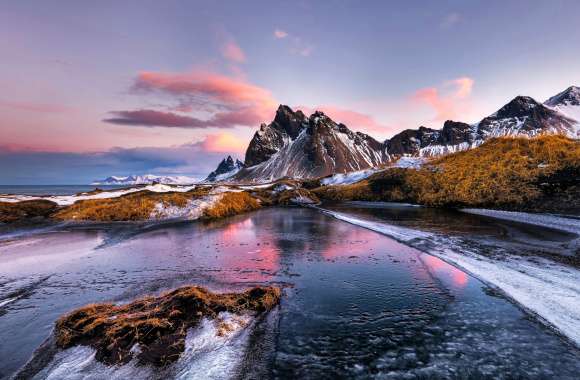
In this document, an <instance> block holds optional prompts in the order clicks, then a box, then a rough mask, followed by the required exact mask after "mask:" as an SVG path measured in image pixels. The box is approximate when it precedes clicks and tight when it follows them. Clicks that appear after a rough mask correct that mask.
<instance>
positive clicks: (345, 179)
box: [320, 168, 378, 186]
mask: <svg viewBox="0 0 580 380" xmlns="http://www.w3.org/2000/svg"><path fill="white" fill-rule="evenodd" d="M377 171H378V170H377V169H374V168H371V169H365V170H359V171H356V172H350V173H339V174H334V175H332V176H330V177H326V178H323V179H322V180H321V181H320V183H321V184H323V185H325V186H327V185H350V184H351V183H355V182H358V181H361V180H363V179H365V178H367V177H369V176H371V175H373V174H374V173H376V172H377Z"/></svg>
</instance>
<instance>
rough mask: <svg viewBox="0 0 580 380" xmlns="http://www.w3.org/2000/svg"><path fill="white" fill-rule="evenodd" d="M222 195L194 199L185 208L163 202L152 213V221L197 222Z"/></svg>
mask: <svg viewBox="0 0 580 380" xmlns="http://www.w3.org/2000/svg"><path fill="white" fill-rule="evenodd" d="M221 197H222V195H221V194H216V195H207V196H205V197H201V198H197V199H192V200H190V201H188V202H187V204H186V205H185V207H180V206H175V205H170V204H165V203H163V202H160V203H157V204H156V205H155V208H154V209H153V211H152V212H151V216H150V219H153V220H167V219H185V220H196V219H199V218H200V217H201V216H202V215H203V212H204V211H205V210H206V209H208V208H209V207H211V206H213V205H214V204H215V203H216V202H217V201H218V200H219V199H220V198H221Z"/></svg>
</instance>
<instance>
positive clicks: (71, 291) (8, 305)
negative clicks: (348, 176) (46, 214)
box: [0, 208, 580, 379]
mask: <svg viewBox="0 0 580 380" xmlns="http://www.w3.org/2000/svg"><path fill="white" fill-rule="evenodd" d="M466 228H467V227H466ZM482 228H483V229H484V231H487V229H486V228H487V227H485V228H484V227H482ZM491 230H493V228H491ZM465 232H466V233H469V229H467V230H466V231H465ZM490 234H493V232H490ZM500 235H501V234H500ZM556 235H557V234H556ZM556 235H555V236H554V238H553V239H552V240H558V239H565V238H566V237H565V236H563V237H562V236H559V235H558V236H556ZM498 238H499V237H498ZM264 283H273V284H278V285H280V286H283V287H284V297H283V301H282V304H281V305H280V307H279V308H278V309H277V310H275V311H274V312H272V313H271V314H270V315H269V316H267V318H263V319H258V320H256V321H254V323H252V324H251V325H250V327H248V331H245V332H244V333H243V334H240V337H238V338H236V339H238V340H237V341H236V342H233V343H228V344H225V343H224V344H221V345H220V344H215V342H214V343H213V344H209V343H208V339H213V338H211V337H212V336H213V335H211V334H210V335H207V336H209V337H210V338H208V337H207V336H205V335H204V338H203V340H201V338H199V337H197V338H195V337H192V340H191V342H193V343H191V348H190V349H191V350H195V346H196V344H198V345H200V344H202V343H200V342H203V347H205V348H204V350H205V351H204V354H203V355H202V356H200V355H199V354H195V355H194V354H191V355H189V354H188V355H186V357H185V358H184V359H183V362H185V363H179V366H180V367H179V368H177V366H176V368H173V369H168V370H167V371H164V372H161V371H157V370H151V369H148V372H139V371H141V370H140V369H139V368H125V369H124V370H123V371H125V372H119V371H122V369H114V368H113V369H105V368H102V367H99V366H98V365H94V364H91V365H86V366H85V367H84V369H82V371H84V372H82V373H80V374H79V373H75V371H81V370H80V369H79V368H76V369H75V368H70V366H69V367H66V371H64V370H63V368H65V367H63V366H62V365H61V366H60V369H59V371H60V372H56V370H53V368H52V367H50V366H49V367H50V368H49V367H47V368H45V370H44V372H42V371H41V372H39V374H40V375H38V376H40V377H41V378H42V377H49V376H51V375H52V376H53V378H58V377H57V376H56V374H57V373H58V374H59V376H60V377H61V378H62V377H70V378H95V379H97V378H103V377H106V378H114V377H117V378H127V376H132V377H143V376H147V377H151V378H163V377H167V376H171V377H180V378H187V377H189V378H199V376H201V375H200V373H199V371H198V372H197V374H196V372H195V371H194V369H195V368H198V369H199V368H202V369H205V368H212V366H214V367H215V365H216V363H217V362H216V361H215V359H216V357H221V358H222V360H221V361H220V362H219V363H223V362H224V361H227V362H231V363H233V364H232V366H230V367H233V369H231V370H228V371H221V372H220V371H213V372H211V371H210V370H209V369H208V370H206V372H205V374H207V377H206V378H232V377H233V378H281V379H287V378H378V379H389V378H393V379H401V378H410V379H439V378H442V379H448V378H461V379H465V378H479V379H480V378H505V379H513V378H530V379H545V378H557V379H575V378H577V374H578V373H579V371H580V356H579V354H578V352H577V351H576V350H575V349H574V348H572V347H571V346H569V345H568V344H566V343H564V342H563V341H562V340H561V339H560V338H559V337H558V336H556V335H555V334H553V333H552V332H550V331H548V330H546V329H545V328H543V327H542V326H541V325H540V324H538V323H537V322H535V321H533V320H531V319H530V318H529V317H527V316H526V315H525V314H524V313H523V312H522V311H521V310H519V309H518V308H517V307H515V306H514V305H512V304H511V303H509V302H508V301H506V300H505V299H503V298H501V297H498V296H497V295H495V294H494V292H493V291H491V290H489V289H487V288H486V287H485V286H484V285H483V284H482V283H480V282H479V281H477V280H476V279H474V278H472V277H470V276H468V275H467V274H465V273H463V272H462V271H460V270H458V269H456V268H454V267H452V266H450V265H448V264H446V263H445V262H443V261H441V260H439V259H437V258H435V257H432V256H429V255H426V254H423V253H421V252H419V251H417V250H415V249H413V248H409V247H407V246H405V245H402V244H400V243H398V242H396V241H394V240H392V239H390V238H388V237H385V236H383V235H380V234H377V233H375V232H372V231H368V230H365V229H363V228H360V227H357V226H353V225H350V224H347V223H344V222H341V221H339V220H335V219H333V218H330V217H328V216H325V215H324V214H322V213H320V212H318V211H316V210H311V209H302V208H272V209H264V210H261V211H258V212H254V213H250V214H246V215H240V216H237V217H234V218H230V219H227V220H222V221H219V222H215V223H210V224H202V223H181V224H167V225H161V226H155V227H153V226H140V227H139V226H136V225H131V224H127V225H117V226H115V227H110V226H100V227H99V228H96V227H94V228H93V227H90V228H88V227H85V228H75V229H71V228H69V229H64V228H63V229H59V230H57V231H53V232H47V233H43V234H36V235H32V236H28V237H24V236H21V237H19V238H17V239H10V240H6V241H4V242H2V243H0V327H1V329H0V377H8V376H9V375H10V374H12V373H14V372H16V371H17V370H18V368H20V367H21V366H22V365H23V364H24V363H25V362H26V361H27V360H28V359H29V358H30V356H31V355H32V353H33V351H34V350H35V349H36V348H37V347H38V346H39V345H40V344H42V342H43V341H44V340H45V339H46V338H47V337H48V336H49V335H50V333H51V329H52V326H53V324H54V321H55V320H56V319H57V318H58V316H60V315H61V314H63V313H66V312H67V311H69V310H71V309H74V308H76V307H79V306H82V305H85V304H87V303H91V302H104V301H117V302H125V301H129V300H131V299H133V298H135V297H138V296H141V295H144V294H152V293H159V292H161V291H163V290H165V289H169V288H173V287H176V286H179V285H183V284H200V285H204V286H207V287H209V288H211V289H212V290H216V291H221V290H235V289H242V288H244V287H247V286H250V285H254V284H264ZM208 331H209V330H208ZM192 334H195V333H194V332H192ZM203 334H206V330H204V333H203ZM198 335H199V334H198ZM196 339H197V340H196ZM216 339H217V338H216ZM242 343H243V344H242ZM224 347H226V348H227V349H225V348H224ZM83 350H84V349H82V348H80V349H78V350H76V351H75V350H72V351H69V352H67V351H65V352H63V353H60V354H59V355H60V356H57V359H58V360H61V361H63V362H67V360H68V363H77V364H78V363H80V362H75V361H74V360H72V358H84V356H87V355H88V356H89V357H90V355H91V352H90V350H89V351H87V350H84V351H83ZM83 355H84V356H83ZM67 358H68V359H67ZM209 358H211V359H212V360H213V361H211V360H209ZM75 360H76V359H75ZM83 360H85V359H83ZM208 360H209V361H208ZM236 360H237V361H236ZM81 361H82V360H81ZM85 361H86V360H85ZM204 363H205V364H204ZM207 363H213V364H211V365H209V364H207ZM73 367H74V366H73ZM76 367H80V365H76ZM184 367H187V368H185V369H184ZM228 368H229V367H228ZM108 370H110V371H112V372H111V373H106V372H105V371H108ZM115 373H116V375H115ZM144 373H146V375H144ZM131 374H132V375H131ZM168 374H170V375H168Z"/></svg>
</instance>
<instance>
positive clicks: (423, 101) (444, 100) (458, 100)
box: [411, 77, 474, 121]
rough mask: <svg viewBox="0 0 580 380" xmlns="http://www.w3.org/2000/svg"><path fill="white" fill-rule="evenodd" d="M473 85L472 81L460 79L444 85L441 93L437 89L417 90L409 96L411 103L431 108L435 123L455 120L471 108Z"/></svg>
mask: <svg viewBox="0 0 580 380" xmlns="http://www.w3.org/2000/svg"><path fill="white" fill-rule="evenodd" d="M473 84H474V80H473V79H471V78H469V77H460V78H457V79H453V80H450V81H448V82H446V83H444V85H443V86H442V87H443V91H442V90H441V89H440V88H437V87H426V88H422V89H419V90H417V91H416V92H415V93H414V94H413V95H412V96H411V101H412V102H413V103H415V104H419V105H427V106H429V107H431V108H432V109H433V110H434V111H435V118H434V120H435V121H445V120H449V119H456V118H457V117H458V116H461V115H462V114H463V113H465V112H466V111H467V110H468V109H469V108H470V107H471V104H470V102H469V96H470V95H471V91H472V89H473Z"/></svg>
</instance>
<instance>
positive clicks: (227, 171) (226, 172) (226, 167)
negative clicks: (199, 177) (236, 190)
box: [205, 156, 245, 182]
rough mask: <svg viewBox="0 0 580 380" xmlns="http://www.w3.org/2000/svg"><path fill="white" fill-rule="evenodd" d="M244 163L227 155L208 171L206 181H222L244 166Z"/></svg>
mask: <svg viewBox="0 0 580 380" xmlns="http://www.w3.org/2000/svg"><path fill="white" fill-rule="evenodd" d="M244 166H245V165H244V163H243V162H241V161H240V160H238V159H236V160H235V161H234V159H233V158H232V156H227V157H226V158H224V159H223V160H222V161H221V162H220V163H219V165H218V167H217V168H216V170H214V171H213V172H211V173H209V175H208V176H207V178H206V179H205V181H206V182H215V181H222V180H225V179H228V178H230V177H232V176H233V175H234V174H236V173H237V172H239V171H240V169H242V168H243V167H244Z"/></svg>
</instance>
